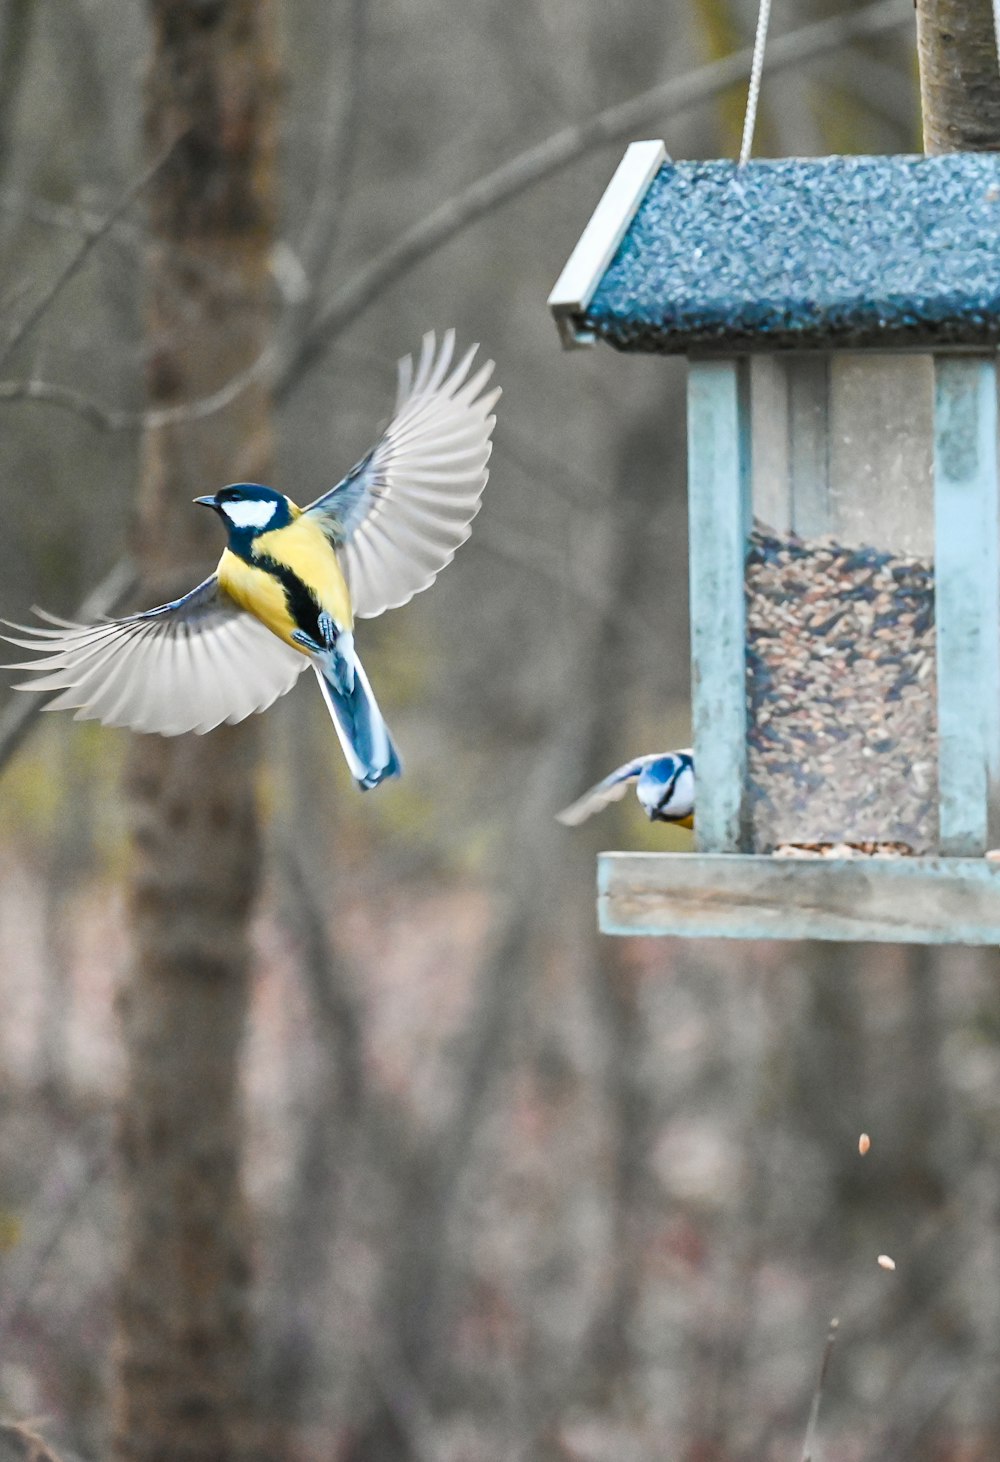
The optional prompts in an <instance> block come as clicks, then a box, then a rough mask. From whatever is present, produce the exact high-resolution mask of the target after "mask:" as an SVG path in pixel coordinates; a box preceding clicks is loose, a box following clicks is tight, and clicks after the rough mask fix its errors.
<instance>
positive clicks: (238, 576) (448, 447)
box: [4, 330, 500, 788]
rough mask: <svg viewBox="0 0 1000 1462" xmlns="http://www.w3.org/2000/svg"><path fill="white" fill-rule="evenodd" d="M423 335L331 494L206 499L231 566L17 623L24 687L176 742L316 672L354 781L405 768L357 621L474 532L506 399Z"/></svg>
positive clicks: (401, 599) (391, 604)
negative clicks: (125, 608) (373, 429)
mask: <svg viewBox="0 0 1000 1462" xmlns="http://www.w3.org/2000/svg"><path fill="white" fill-rule="evenodd" d="M454 349H455V336H454V332H453V331H451V330H449V331H448V332H447V333H446V334H445V335H444V337H443V340H442V343H441V348H440V350H438V349H437V345H436V341H435V338H434V335H433V334H428V335H425V336H424V339H423V346H422V349H421V353H420V358H419V360H418V362H417V366H416V370H415V371H414V368H413V362H412V360H411V359H410V357H409V356H407V357H405V358H404V359H403V360H401V361H400V363H399V387H398V391H397V395H396V405H395V410H394V413H393V417H392V420H391V422H390V424H389V426H388V427H387V429H386V431H385V434H384V436H383V437H382V439H381V441H380V442H379V443H378V445H377V446H376V447H374V448H373V449H372V451H371V452H369V453H368V455H367V456H366V457H364V458H363V459H362V460H361V461H360V462H359V463H358V465H357V466H356V467H354V468H353V469H352V470H351V471H350V472H349V473H348V474H347V476H346V477H345V478H344V479H343V481H342V482H340V483H338V485H337V486H336V487H334V488H333V489H331V491H329V492H327V493H325V494H324V495H323V496H322V497H319V498H317V499H316V501H315V502H313V503H310V504H309V506H308V507H306V508H299V507H297V506H296V505H295V503H293V502H292V501H291V499H289V498H287V497H285V496H284V494H283V493H280V492H276V491H275V490H274V489H273V488H270V487H263V486H261V485H259V484H257V483H247V482H240V483H234V484H232V485H231V486H229V487H223V488H221V489H220V490H219V491H218V492H216V493H215V494H214V495H213V496H211V497H200V498H196V499H195V501H196V502H198V503H201V504H204V505H205V506H206V507H210V508H212V509H214V511H215V512H217V513H218V514H219V516H220V518H221V519H222V520H223V522H224V524H225V526H226V529H227V533H228V543H227V546H226V548H225V549H224V550H223V553H222V557H221V558H220V560H219V563H218V567H217V568H216V571H215V573H214V574H212V575H211V577H210V578H208V579H206V580H205V581H204V583H201V584H199V585H198V586H197V588H195V589H192V590H191V591H190V593H188V594H185V595H183V597H182V598H180V599H175V600H173V601H172V602H171V603H170V604H161V605H159V606H158V607H157V608H155V609H147V610H146V611H145V612H144V613H141V614H132V615H129V616H127V617H125V618H123V619H110V620H105V621H103V622H100V623H97V624H90V625H83V624H73V623H70V622H68V621H65V620H60V619H57V618H55V617H54V616H52V615H49V614H45V613H44V612H42V611H38V613H39V616H40V618H41V619H42V620H43V621H44V623H43V624H42V625H28V626H25V625H16V624H12V625H10V626H9V628H10V629H13V630H16V631H17V634H13V635H10V634H9V635H6V636H4V638H5V639H7V640H8V642H9V643H11V644H14V645H19V646H21V647H23V648H26V649H30V650H34V651H37V652H38V656H37V658H36V659H34V660H31V661H28V662H27V663H26V664H20V665H12V666H8V667H7V668H8V669H12V670H28V671H31V672H33V675H32V678H31V679H29V680H27V681H25V682H23V683H22V684H20V685H19V686H18V687H17V688H18V689H20V690H36V691H46V692H50V693H51V692H53V691H55V692H58V694H56V696H55V698H54V699H53V700H52V701H51V702H50V704H49V706H48V707H47V709H52V710H55V709H61V708H73V709H75V710H76V716H77V719H82V720H89V719H96V720H99V721H102V722H104V723H105V724H106V725H111V726H128V727H131V728H132V729H133V730H135V731H151V732H158V733H159V734H160V735H163V736H177V735H179V734H180V733H181V732H184V731H194V732H196V733H198V734H201V733H202V732H205V731H211V730H212V728H213V727H214V726H218V725H219V724H220V723H221V722H223V721H228V722H236V721H242V720H243V719H244V718H245V717H247V716H249V715H251V714H252V713H253V712H255V711H263V710H265V709H266V708H267V707H268V706H269V705H271V704H272V702H273V701H275V700H277V699H278V697H279V696H282V695H284V694H285V693H286V691H289V690H291V688H292V686H293V685H294V684H295V682H296V681H297V680H298V678H299V675H300V674H301V673H302V671H303V670H305V668H306V667H307V666H310V665H311V666H312V668H313V670H314V672H315V674H316V678H317V681H318V682H319V686H320V690H321V691H322V693H323V697H324V700H325V701H326V704H327V706H328V708H329V711H330V714H331V716H332V718H333V723H334V726H335V728H336V731H337V735H338V737H339V739H340V744H341V746H342V748H343V751H344V755H345V757H346V759H347V763H348V766H349V767H350V770H351V774H352V776H353V777H354V778H355V780H356V781H357V783H358V785H359V786H361V787H362V788H369V787H376V786H378V784H379V783H380V782H382V781H384V780H385V779H386V778H387V777H393V776H398V775H399V772H400V770H401V764H400V760H399V756H398V754H397V752H396V749H395V747H394V745H393V742H392V737H391V736H390V734H389V730H388V727H387V726H386V724H385V721H384V719H383V717H382V713H381V711H380V710H379V708H378V704H377V702H376V700H375V697H374V695H373V694H372V690H371V686H370V685H369V682H368V677H367V676H366V674H365V672H364V668H363V667H362V664H361V661H360V659H359V658H358V655H357V652H356V651H355V648H354V621H355V618H360V619H370V618H373V617H374V616H375V615H378V614H381V613H382V611H383V610H385V609H393V608H396V607H397V606H399V605H401V604H405V603H406V602H407V601H408V600H409V599H411V598H412V597H413V595H414V594H419V593H420V592H421V590H423V589H426V588H428V587H429V585H431V584H432V583H433V582H434V580H435V578H436V577H437V575H438V574H439V573H440V571H441V569H443V568H444V566H445V564H447V563H449V562H450V561H451V559H452V558H453V557H454V554H455V551H456V549H457V548H458V547H459V546H460V545H461V544H462V543H464V542H465V540H466V538H468V536H469V533H470V531H471V527H470V525H471V523H472V519H473V518H474V517H475V515H476V513H477V512H478V511H479V506H480V498H481V496H482V491H483V488H484V486H485V485H486V478H487V462H488V461H489V456H490V450H491V442H490V436H491V433H492V430H493V426H494V423H495V420H496V418H495V417H494V416H493V415H492V414H491V413H492V408H493V406H494V404H495V403H496V400H497V398H498V397H499V395H500V392H499V390H498V389H493V390H489V391H487V390H486V389H485V388H486V386H487V383H488V381H489V379H490V375H491V373H492V370H493V362H492V361H488V362H487V363H486V364H484V365H482V366H480V367H479V368H478V369H477V370H476V371H475V372H474V373H472V374H470V372H471V371H472V363H473V358H474V356H475V353H476V349H477V347H476V346H473V347H472V348H471V349H470V350H468V351H467V352H466V354H465V355H464V356H462V358H461V359H460V360H459V361H458V362H457V364H453V357H454Z"/></svg>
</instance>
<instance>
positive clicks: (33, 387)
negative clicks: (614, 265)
mask: <svg viewBox="0 0 1000 1462" xmlns="http://www.w3.org/2000/svg"><path fill="white" fill-rule="evenodd" d="M909 21H910V9H909V6H908V4H907V0H877V3H875V4H872V5H869V6H867V7H866V8H865V9H864V10H860V11H858V12H856V13H854V14H850V15H846V16H837V17H835V18H834V19H832V20H825V21H821V22H819V23H818V24H816V25H808V26H803V27H801V28H800V29H798V30H795V31H792V32H790V33H789V34H788V35H785V36H779V37H778V38H777V39H776V40H775V41H774V42H773V43H772V45H771V47H770V51H769V53H768V55H767V57H766V59H765V63H764V69H765V71H766V72H768V73H770V72H774V71H780V70H784V69H786V68H788V67H791V66H795V65H799V64H802V63H803V62H805V61H808V60H811V59H813V58H815V57H818V56H823V55H826V54H827V53H828V52H830V51H833V50H836V49H837V48H838V47H840V46H842V45H844V44H845V43H846V42H848V41H856V40H861V39H866V38H871V37H873V36H878V35H883V34H886V33H888V32H890V31H893V30H897V29H899V28H901V27H902V26H903V25H906V24H908V23H909ZM750 56H751V51H750V49H749V48H746V49H744V50H742V51H736V52H734V53H733V54H732V55H731V56H726V57H724V58H723V59H722V60H721V61H714V62H712V63H711V64H710V65H708V66H702V67H700V68H699V69H698V70H697V71H693V72H691V73H689V74H688V75H687V76H682V77H674V78H672V79H671V80H670V81H667V82H663V83H661V84H660V85H659V86H656V87H653V88H652V89H651V90H649V91H645V92H642V93H641V94H640V95H639V96H636V97H632V98H630V99H629V100H628V101H626V102H620V103H618V104H617V105H616V106H613V107H609V108H608V109H607V110H606V111H604V112H600V113H598V115H597V116H596V117H593V118H591V119H590V120H589V121H587V122H583V123H580V124H579V125H578V126H575V127H567V128H564V129H563V130H562V131H561V132H557V133H555V134H554V135H553V136H552V137H550V138H548V139H547V140H546V141H545V142H542V143H539V144H538V145H537V146H536V147H532V148H529V149H528V150H527V151H526V152H523V153H520V154H519V155H518V156H517V157H515V158H512V159H511V160H510V161H509V162H507V163H504V164H503V165H502V166H501V167H499V168H496V169H494V171H493V172H492V173H489V174H487V176H486V177H484V178H479V179H477V180H476V181H475V182H474V183H472V184H470V186H469V187H468V188H466V189H465V190H464V191H463V192H461V193H458V194H456V195H455V196H454V197H453V198H450V199H449V200H448V201H447V202H445V203H442V204H441V205H440V206H439V207H438V208H436V209H434V211H433V212H432V213H429V214H428V215H427V216H426V217H425V218H423V219H421V220H420V221H419V222H418V223H416V224H414V225H413V226H412V227H411V228H409V229H407V230H405V231H404V232H403V234H401V235H400V237H399V238H398V239H396V240H395V242H394V243H392V244H390V245H389V247H388V248H386V249H384V250H383V251H382V253H381V254H379V255H377V256H376V258H375V259H373V260H372V261H371V263H370V264H368V265H366V266H365V267H364V268H363V269H361V270H359V271H358V272H357V273H356V274H355V275H354V276H353V278H351V279H349V280H348V281H347V283H346V284H344V285H343V286H342V287H341V288H340V289H339V290H338V291H337V292H336V293H335V294H334V296H333V298H332V300H331V301H330V303H329V304H328V305H327V307H326V309H325V310H324V311H323V312H322V313H321V315H320V317H319V319H318V320H317V322H316V324H315V325H314V327H313V328H312V330H311V331H309V332H308V333H307V334H306V336H305V337H304V338H303V339H302V340H301V341H300V342H299V343H298V345H297V347H294V348H292V349H287V348H286V349H285V350H279V348H278V347H277V346H273V345H272V346H270V347H268V349H267V350H266V351H265V352H263V354H262V355H261V356H260V357H259V359H258V360H257V361H256V362H255V363H254V365H252V366H251V367H250V368H249V370H247V371H245V372H243V373H242V374H241V375H239V376H235V377H234V378H233V380H232V381H229V382H227V383H226V384H225V385H223V386H222V387H220V388H219V390H218V391H216V392H214V393H213V394H212V395H210V396H206V397H204V398H202V399H201V400H199V401H193V402H188V403H185V404H181V405H178V406H173V407H168V408H165V409H162V410H159V411H120V410H115V409H113V408H109V407H106V406H103V405H102V404H101V403H100V402H98V401H94V400H93V399H92V398H90V397H88V396H85V395H84V394H83V393H82V392H79V391H76V390H74V389H73V388H72V387H69V386H61V385H57V384H55V383H50V382H45V381H37V380H31V381H0V401H39V402H45V403H46V404H48V405H51V406H57V407H60V408H61V409H63V410H67V411H72V412H74V413H75V414H76V415H78V416H79V417H81V418H82V419H83V420H84V421H86V422H88V423H89V424H90V425H91V426H93V427H95V428H97V429H98V430H100V431H139V430H143V429H145V428H149V427H157V426H167V425H172V424H176V423H181V422H186V421H200V420H203V419H204V418H205V417H208V416H211V415H213V414H214V413H215V412H217V411H221V410H223V409H224V408H225V407H226V406H228V405H229V404H230V402H231V401H233V400H234V399H235V398H236V397H237V396H239V395H240V394H241V392H242V391H243V390H245V389H246V387H247V386H248V385H250V384H251V383H252V382H253V381H254V380H256V379H258V377H259V376H260V375H263V374H264V373H266V372H267V371H269V370H271V368H272V367H274V369H275V385H274V392H275V397H276V399H277V400H279V401H280V400H283V399H284V398H285V397H286V396H287V395H288V394H289V393H290V392H291V390H292V389H293V388H294V386H295V385H296V384H297V383H298V381H299V380H300V379H301V377H302V376H303V375H304V374H305V372H306V371H307V370H308V369H309V367H310V366H311V365H313V364H314V363H315V362H316V360H318V359H319V358H320V357H321V356H322V355H323V353H324V352H325V351H326V349H327V348H328V347H329V345H330V342H331V341H332V340H334V339H335V338H336V336H337V335H339V334H340V333H341V332H342V331H343V330H345V329H346V328H347V326H348V325H349V324H351V323H352V322H353V321H354V320H355V319H356V318H357V317H358V316H359V315H360V314H361V313H362V312H363V311H364V310H365V309H366V308H367V307H368V305H369V304H371V303H372V301H373V300H374V299H375V298H376V297H377V296H378V295H379V294H380V293H381V292H382V290H384V289H386V288H388V287H389V286H390V285H391V284H394V283H395V282H396V281H397V280H398V279H401V278H402V277H403V276H404V275H405V274H407V273H409V271H410V270H411V269H414V268H416V266H417V265H418V264H420V263H422V262H423V260H424V259H426V258H428V257H429V255H431V254H432V253H433V252H434V251H435V250H436V249H438V248H440V247H441V246H442V245H443V244H445V243H448V242H449V241H450V240H451V239H453V238H454V237H456V236H457V235H458V234H459V233H461V232H462V231H463V230H464V229H466V228H469V227H471V225H472V224H474V223H476V222H478V220H479V219H481V218H483V217H485V216H486V215H487V214H489V213H491V212H492V211H493V210H494V209H496V208H499V207H501V206H502V205H503V204H505V203H508V202H510V201H511V200H512V199H513V198H516V197H517V196H518V195H519V194H521V193H523V192H525V191H526V190H527V189H528V188H530V187H533V186H534V184H536V183H540V182H543V181H544V180H545V179H546V178H548V177H550V176H551V175H552V174H553V173H555V172H558V170H559V169H560V168H562V167H565V166H567V165H568V164H570V163H573V162H576V161H578V160H579V159H580V158H581V157H584V156H585V155H586V154H587V153H589V152H592V151H594V150H595V149H596V148H598V147H602V146H605V145H606V144H608V143H610V142H614V141H617V140H620V139H622V138H624V137H628V136H629V135H630V134H631V133H632V132H634V131H635V130H636V129H637V128H638V127H641V126H643V125H646V124H647V123H660V122H662V121H664V120H665V119H666V118H667V117H671V116H675V115H677V114H678V113H680V112H684V111H687V110H690V108H691V107H694V106H696V105H698V104H699V103H701V102H705V101H708V100H710V99H711V98H712V97H714V96H717V95H718V94H719V93H720V92H722V91H725V90H726V88H727V87H729V86H732V85H733V84H734V83H735V82H739V81H740V80H742V79H743V78H744V77H746V75H747V74H748V72H749V65H750ZM177 140H179V139H176V140H175V143H174V144H173V145H174V146H175V145H176V141H177ZM163 161H165V157H164V158H161V160H160V164H159V165H160V166H162V163H163ZM149 176H150V175H149V174H147V175H146V177H144V178H142V179H140V180H139V182H138V183H137V184H136V185H134V191H135V192H138V191H140V190H141V188H142V187H144V186H145V184H146V183H147V182H148V181H149ZM131 191H133V190H130V192H131ZM126 196H127V195H126ZM128 201H131V200H130V198H129V199H128ZM123 206H127V203H126V202H125V200H123V202H122V203H120V204H119V205H118V206H117V208H116V209H114V210H112V212H111V213H110V214H108V215H107V216H106V217H105V219H104V223H103V226H101V225H98V224H96V223H94V221H93V220H92V219H87V220H86V221H85V224H84V226H85V227H86V229H87V230H88V232H87V237H86V239H85V240H84V242H83V244H82V245H81V247H80V250H78V252H77V254H76V255H75V256H74V259H73V260H71V261H70V264H69V265H68V266H67V271H69V272H67V271H64V274H63V276H61V277H60V279H59V280H57V281H56V284H55V286H53V289H51V290H50V291H49V292H48V294H47V296H46V298H45V300H44V301H42V302H41V307H42V308H43V309H47V308H48V306H49V305H50V304H51V302H52V299H53V298H54V297H55V294H56V293H58V290H59V289H61V288H62V286H63V284H65V283H66V282H67V279H68V278H69V277H71V274H73V273H75V272H76V270H77V269H78V268H79V267H80V264H81V263H82V262H83V259H84V258H85V257H86V255H87V253H89V251H90V249H91V248H93V247H94V245H95V244H96V243H97V241H98V239H99V238H101V237H103V236H104V235H105V234H106V233H107V232H108V231H109V230H110V229H111V227H113V225H114V224H115V222H116V221H117V220H118V217H119V215H120V213H121V211H122V208H123ZM309 297H310V299H311V298H312V297H313V296H312V292H311V291H310V295H309ZM38 317H39V307H36V310H35V311H33V312H32V316H30V317H29V320H28V322H27V323H26V325H25V326H23V327H22V328H21V329H20V330H19V331H18V333H17V336H16V338H13V339H12V341H9V342H8V345H7V347H6V348H4V349H0V365H2V363H3V361H4V360H6V359H7V357H8V356H9V354H10V352H11V350H12V349H13V347H14V345H16V344H17V343H18V340H20V339H21V338H23V335H24V333H25V332H26V329H27V328H30V325H31V323H33V322H34V320H35V319H37V318H38Z"/></svg>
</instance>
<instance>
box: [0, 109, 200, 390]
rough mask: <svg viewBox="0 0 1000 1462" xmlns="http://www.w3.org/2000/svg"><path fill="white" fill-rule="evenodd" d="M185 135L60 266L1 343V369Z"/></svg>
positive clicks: (152, 164)
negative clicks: (45, 287) (32, 305)
mask: <svg viewBox="0 0 1000 1462" xmlns="http://www.w3.org/2000/svg"><path fill="white" fill-rule="evenodd" d="M186 135H187V131H184V132H181V133H179V134H178V135H177V136H176V137H174V138H172V139H171V141H170V142H169V143H168V145H167V146H166V147H165V148H164V149H163V151H162V152H161V153H160V154H159V156H158V157H157V158H156V159H155V161H154V162H152V163H150V165H149V167H148V168H147V169H146V171H145V172H144V173H143V174H142V176H141V177H139V178H137V179H136V180H135V182H134V183H130V184H129V186H128V187H127V188H126V189H125V191H124V193H123V194H122V195H121V197H120V198H119V199H118V202H117V203H116V204H115V206H114V207H113V208H112V209H111V211H110V213H108V214H106V215H105V218H104V221H103V223H101V224H100V225H99V226H98V227H96V228H92V229H91V230H90V231H89V232H88V233H87V235H86V237H85V238H84V239H83V240H82V242H81V243H80V244H79V246H78V247H77V249H76V250H75V251H74V253H73V254H72V256H71V257H70V258H69V259H68V260H67V261H66V263H65V264H64V265H63V267H62V269H61V270H60V271H59V273H58V274H57V275H56V277H55V279H54V280H53V281H52V283H51V284H50V285H49V287H48V289H46V290H45V292H44V293H43V294H42V296H41V297H40V299H39V300H38V301H37V302H36V304H35V305H34V307H33V308H32V309H30V310H29V311H28V313H27V314H26V315H25V317H24V319H23V320H22V321H21V323H20V324H19V325H16V326H15V327H14V329H13V330H12V331H11V333H10V335H9V336H8V337H7V340H6V341H5V342H4V344H3V345H2V346H0V367H2V366H4V365H5V364H6V363H7V361H8V360H9V359H10V357H11V356H12V355H13V353H14V351H15V350H16V349H17V347H18V346H19V345H20V343H21V341H22V340H23V339H24V337H25V336H26V335H27V334H29V332H30V331H32V330H33V329H34V328H35V326H36V325H37V324H38V322H39V320H41V319H42V317H43V316H44V315H45V314H46V313H47V311H48V310H49V309H50V308H51V307H52V305H53V303H54V302H55V300H56V298H57V297H58V296H59V295H60V294H61V293H62V291H63V289H65V287H66V285H67V284H68V283H69V282H70V280H71V279H73V278H74V277H75V276H76V275H77V274H79V272H80V270H81V269H82V268H83V266H84V264H85V263H86V261H87V259H88V258H89V257H90V254H91V253H92V252H93V250H94V249H95V248H96V247H97V245H98V244H99V243H100V241H101V239H103V238H104V237H105V235H106V234H108V233H110V232H111V230H112V228H114V226H115V224H116V223H117V222H118V220H119V218H121V216H122V214H124V213H126V212H127V211H128V209H129V208H131V206H132V204H133V203H134V202H135V200H136V198H138V196H139V194H140V193H141V192H142V191H143V189H144V188H147V187H148V186H149V184H150V183H151V182H152V181H153V179H154V178H155V177H156V176H157V174H158V173H159V172H160V171H161V169H162V168H163V167H164V165H165V164H166V163H167V162H168V161H169V160H170V158H171V156H172V155H173V152H174V149H175V148H176V146H177V144H178V143H179V142H180V141H181V140H182V138H184V137H185V136H186Z"/></svg>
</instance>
